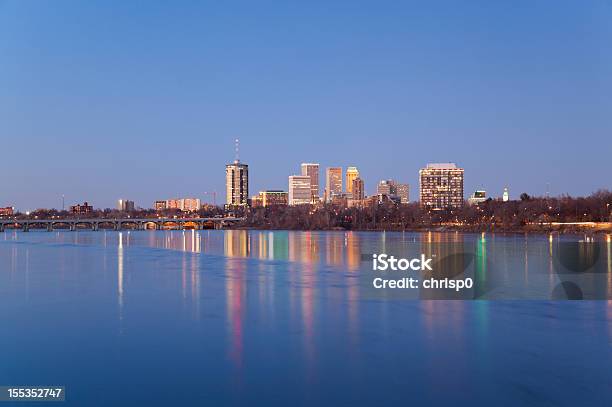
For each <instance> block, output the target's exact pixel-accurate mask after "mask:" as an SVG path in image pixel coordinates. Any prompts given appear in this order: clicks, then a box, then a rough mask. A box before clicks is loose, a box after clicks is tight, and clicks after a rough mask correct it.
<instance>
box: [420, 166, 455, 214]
mask: <svg viewBox="0 0 612 407" xmlns="http://www.w3.org/2000/svg"><path fill="white" fill-rule="evenodd" d="M463 173H464V170H463V168H458V167H457V165H456V164H454V163H442V164H427V167H426V168H422V169H421V170H420V171H419V179H420V185H419V186H420V189H419V195H420V201H421V206H422V207H424V208H427V209H433V210H453V209H459V208H461V207H463V202H464V199H463Z"/></svg>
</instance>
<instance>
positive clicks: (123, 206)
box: [117, 199, 134, 212]
mask: <svg viewBox="0 0 612 407" xmlns="http://www.w3.org/2000/svg"><path fill="white" fill-rule="evenodd" d="M117 210H118V211H122V212H133V211H134V201H130V200H127V199H120V200H118V201H117Z"/></svg>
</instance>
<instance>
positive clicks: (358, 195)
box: [351, 177, 365, 201]
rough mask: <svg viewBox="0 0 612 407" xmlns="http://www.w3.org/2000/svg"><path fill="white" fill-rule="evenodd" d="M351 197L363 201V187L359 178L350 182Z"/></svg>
mask: <svg viewBox="0 0 612 407" xmlns="http://www.w3.org/2000/svg"><path fill="white" fill-rule="evenodd" d="M351 196H352V197H353V199H354V200H357V201H361V200H363V199H365V186H364V183H363V180H362V179H361V178H359V177H357V178H355V179H354V180H353V181H352V182H351Z"/></svg>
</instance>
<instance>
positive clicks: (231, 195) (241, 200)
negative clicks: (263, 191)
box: [225, 139, 249, 207]
mask: <svg viewBox="0 0 612 407" xmlns="http://www.w3.org/2000/svg"><path fill="white" fill-rule="evenodd" d="M235 151H236V155H235V157H234V162H233V163H232V164H227V165H226V166H225V206H226V207H236V206H247V205H248V199H249V166H248V165H247V164H244V163H241V162H240V155H239V151H240V150H239V140H238V139H236V150H235Z"/></svg>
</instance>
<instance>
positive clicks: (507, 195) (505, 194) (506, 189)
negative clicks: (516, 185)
mask: <svg viewBox="0 0 612 407" xmlns="http://www.w3.org/2000/svg"><path fill="white" fill-rule="evenodd" d="M509 200H510V192H508V188H507V187H506V188H504V194H503V195H502V201H504V202H508V201H509Z"/></svg>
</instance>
